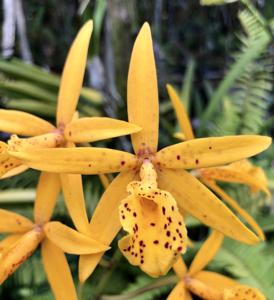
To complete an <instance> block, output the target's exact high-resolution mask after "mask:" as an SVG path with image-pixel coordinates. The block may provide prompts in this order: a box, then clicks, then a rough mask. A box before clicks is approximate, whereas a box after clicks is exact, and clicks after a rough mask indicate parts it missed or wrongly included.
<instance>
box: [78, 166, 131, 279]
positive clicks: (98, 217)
mask: <svg viewBox="0 0 274 300" xmlns="http://www.w3.org/2000/svg"><path fill="white" fill-rule="evenodd" d="M134 178H135V174H134V173H133V172H132V173H131V172H124V173H121V174H119V175H118V176H117V177H116V178H115V179H114V180H113V181H112V182H111V184H110V185H109V187H108V188H107V189H106V191H105V192H104V194H103V195H102V198H101V199H100V201H99V203H98V205H97V207H96V209H95V211H94V213H93V216H92V218H91V221H90V236H91V237H92V238H94V239H95V240H97V241H100V242H101V243H103V244H105V245H109V244H110V243H111V242H112V240H113V239H114V237H115V236H116V234H117V233H118V232H119V230H120V229H121V224H120V220H119V210H118V208H119V205H120V202H121V200H122V199H124V198H125V197H126V196H127V192H126V186H127V185H128V183H129V182H130V181H132V180H133V179H134ZM102 255H103V253H100V254H93V255H81V256H80V261H79V279H80V282H84V281H85V280H86V279H87V278H88V277H89V276H90V274H91V273H92V272H93V271H94V269H95V268H96V266H97V264H98V263H99V261H100V259H101V257H102Z"/></svg>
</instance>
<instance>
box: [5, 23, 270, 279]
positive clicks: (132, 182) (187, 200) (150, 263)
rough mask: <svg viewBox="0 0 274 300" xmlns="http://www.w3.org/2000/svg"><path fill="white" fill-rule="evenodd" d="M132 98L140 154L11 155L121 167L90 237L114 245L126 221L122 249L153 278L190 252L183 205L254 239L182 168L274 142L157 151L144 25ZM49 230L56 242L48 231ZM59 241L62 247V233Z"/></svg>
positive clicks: (241, 139) (35, 163)
mask: <svg viewBox="0 0 274 300" xmlns="http://www.w3.org/2000/svg"><path fill="white" fill-rule="evenodd" d="M127 101H128V117H129V121H130V122H134V124H137V125H139V126H140V127H142V128H143V129H142V131H140V132H137V133H134V134H132V135H131V139H132V144H133V148H134V152H135V155H133V154H131V153H127V152H123V151H118V150H112V149H105V148H81V147H78V148H73V149H63V148H58V149H39V150H38V149H35V148H34V147H33V148H28V149H22V148H16V147H14V148H13V149H12V150H11V149H10V150H9V153H10V154H11V155H12V156H14V157H16V158H19V159H21V160H22V161H23V162H24V163H25V164H26V165H28V166H30V167H32V168H35V169H39V170H43V171H48V172H58V173H80V174H100V173H115V172H121V174H119V175H118V176H117V177H116V178H115V179H114V180H113V181H112V182H111V184H110V185H109V187H108V188H107V190H106V191H105V193H104V194H103V196H102V198H101V199H100V202H99V204H98V205H97V207H96V210H95V212H94V214H93V216H92V219H91V221H90V226H89V234H90V236H92V237H93V238H94V239H96V240H98V241H100V242H102V243H103V244H105V245H109V244H110V243H111V241H112V240H113V239H114V237H115V236H116V235H117V233H118V232H119V230H120V229H121V226H122V227H123V228H124V230H125V231H127V232H128V235H127V236H126V237H124V238H122V239H121V240H120V242H119V247H120V249H121V251H122V252H123V254H124V255H125V256H126V257H127V259H128V260H129V261H130V262H131V263H132V264H134V265H137V266H139V267H140V268H141V269H142V270H144V271H145V272H147V273H148V274H150V275H151V276H154V277H157V276H160V275H163V274H165V273H166V272H167V271H168V270H169V268H171V266H172V265H173V263H174V260H176V259H177V257H178V255H179V254H180V253H183V252H184V251H185V249H186V229H185V226H184V222H183V218H182V216H181V215H180V214H179V212H178V211H179V208H182V209H183V210H184V211H186V212H188V213H190V214H192V215H193V216H195V217H196V218H198V219H200V220H201V221H202V222H203V223H205V224H206V225H208V226H210V227H213V228H216V229H218V230H219V231H221V232H222V233H224V234H225V235H227V236H229V237H231V238H234V239H236V240H239V241H242V242H245V243H248V244H255V243H257V242H258V241H259V239H258V237H257V236H256V235H255V234H254V233H253V232H251V231H250V230H249V229H248V228H247V227H245V225H244V224H242V223H241V221H240V220H239V219H238V218H237V217H236V216H235V215H234V214H233V213H232V212H231V211H230V210H229V209H228V208H227V207H226V206H225V205H224V204H223V203H222V202H221V201H220V200H219V199H218V198H217V197H216V196H215V195H214V194H213V193H212V192H210V191H209V190H208V189H207V188H206V187H205V186H204V185H203V184H201V183H200V181H199V180H197V179H196V178H195V177H194V176H192V175H191V174H189V173H188V172H187V171H185V170H182V169H197V168H203V167H211V166H215V165H222V164H225V163H228V162H232V161H236V160H240V159H243V158H245V157H249V156H252V155H255V154H257V153H259V152H261V151H263V150H264V149H266V148H267V147H268V146H269V145H270V143H271V139H270V138H268V137H263V136H254V135H253V136H230V137H217V138H205V139H195V140H193V141H187V142H183V143H179V144H176V145H172V146H169V147H166V148H164V149H162V150H160V151H158V152H157V146H158V127H159V124H158V123H159V104H158V90H157V77H156V68H155V62H154V54H153V46H152V38H151V32H150V28H149V25H148V24H147V23H145V24H144V25H143V27H142V29H141V31H140V33H139V35H138V37H137V39H136V41H135V44H134V47H133V52H132V56H131V62H130V67H129V75H128V97H127ZM126 187H127V190H126ZM175 199H176V200H175ZM178 207H179V208H178ZM141 216H142V217H141ZM51 227H52V230H54V226H51ZM46 234H47V236H48V238H49V239H53V237H52V236H51V235H50V232H48V231H46ZM55 240H56V241H55V242H56V243H57V245H58V246H59V247H60V248H62V242H61V240H62V237H60V239H59V238H58V239H57V238H55ZM102 255H103V253H99V254H90V255H81V257H80V262H79V277H80V281H81V282H83V281H85V280H86V279H87V278H88V276H89V275H90V274H91V273H92V272H93V270H94V269H95V267H96V265H97V264H98V262H99V261H100V259H101V257H102Z"/></svg>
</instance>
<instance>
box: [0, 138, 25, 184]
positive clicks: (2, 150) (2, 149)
mask: <svg viewBox="0 0 274 300" xmlns="http://www.w3.org/2000/svg"><path fill="white" fill-rule="evenodd" d="M7 149H8V145H7V144H6V143H4V142H0V178H3V177H4V176H7V175H6V174H8V173H9V172H12V171H13V169H14V168H17V167H18V166H20V165H21V161H20V159H18V158H15V157H12V156H11V155H10V154H9V153H8V151H7Z"/></svg>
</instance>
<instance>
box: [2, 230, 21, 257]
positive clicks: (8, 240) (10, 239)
mask: <svg viewBox="0 0 274 300" xmlns="http://www.w3.org/2000/svg"><path fill="white" fill-rule="evenodd" d="M21 237H22V234H17V233H15V234H10V235H9V236H7V237H5V238H4V239H3V240H1V241H0V259H1V257H2V255H3V253H4V251H7V250H8V248H9V247H11V246H12V245H13V244H14V243H16V242H17V241H18V240H19V239H20V238H21Z"/></svg>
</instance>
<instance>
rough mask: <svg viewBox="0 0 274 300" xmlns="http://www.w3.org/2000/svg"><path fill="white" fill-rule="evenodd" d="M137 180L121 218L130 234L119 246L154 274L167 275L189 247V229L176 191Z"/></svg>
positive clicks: (122, 208) (122, 209)
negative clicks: (175, 194)
mask: <svg viewBox="0 0 274 300" xmlns="http://www.w3.org/2000/svg"><path fill="white" fill-rule="evenodd" d="M147 184H149V182H140V181H133V182H131V183H130V184H129V186H128V190H129V191H130V193H129V196H128V197H126V198H125V199H123V201H122V202H121V204H120V207H119V211H120V222H121V225H122V226H123V229H124V230H125V231H127V232H128V235H126V236H125V237H123V238H122V239H121V240H120V241H119V244H118V245H119V248H120V250H121V252H122V253H123V255H124V256H125V257H126V258H127V259H128V261H129V262H130V263H131V264H132V265H135V266H139V267H140V268H141V270H142V271H144V272H145V273H147V274H148V275H150V276H152V277H159V276H162V275H165V274H166V273H167V272H168V271H169V269H170V268H171V267H172V265H173V264H174V262H175V261H176V260H177V258H178V257H179V255H180V254H181V253H184V252H185V251H186V247H187V232H186V228H185V224H184V220H183V217H182V216H181V214H180V212H179V210H178V207H177V203H176V201H175V199H174V198H173V197H172V195H171V194H170V193H168V192H166V191H163V190H160V189H157V188H153V187H152V186H151V185H147Z"/></svg>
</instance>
